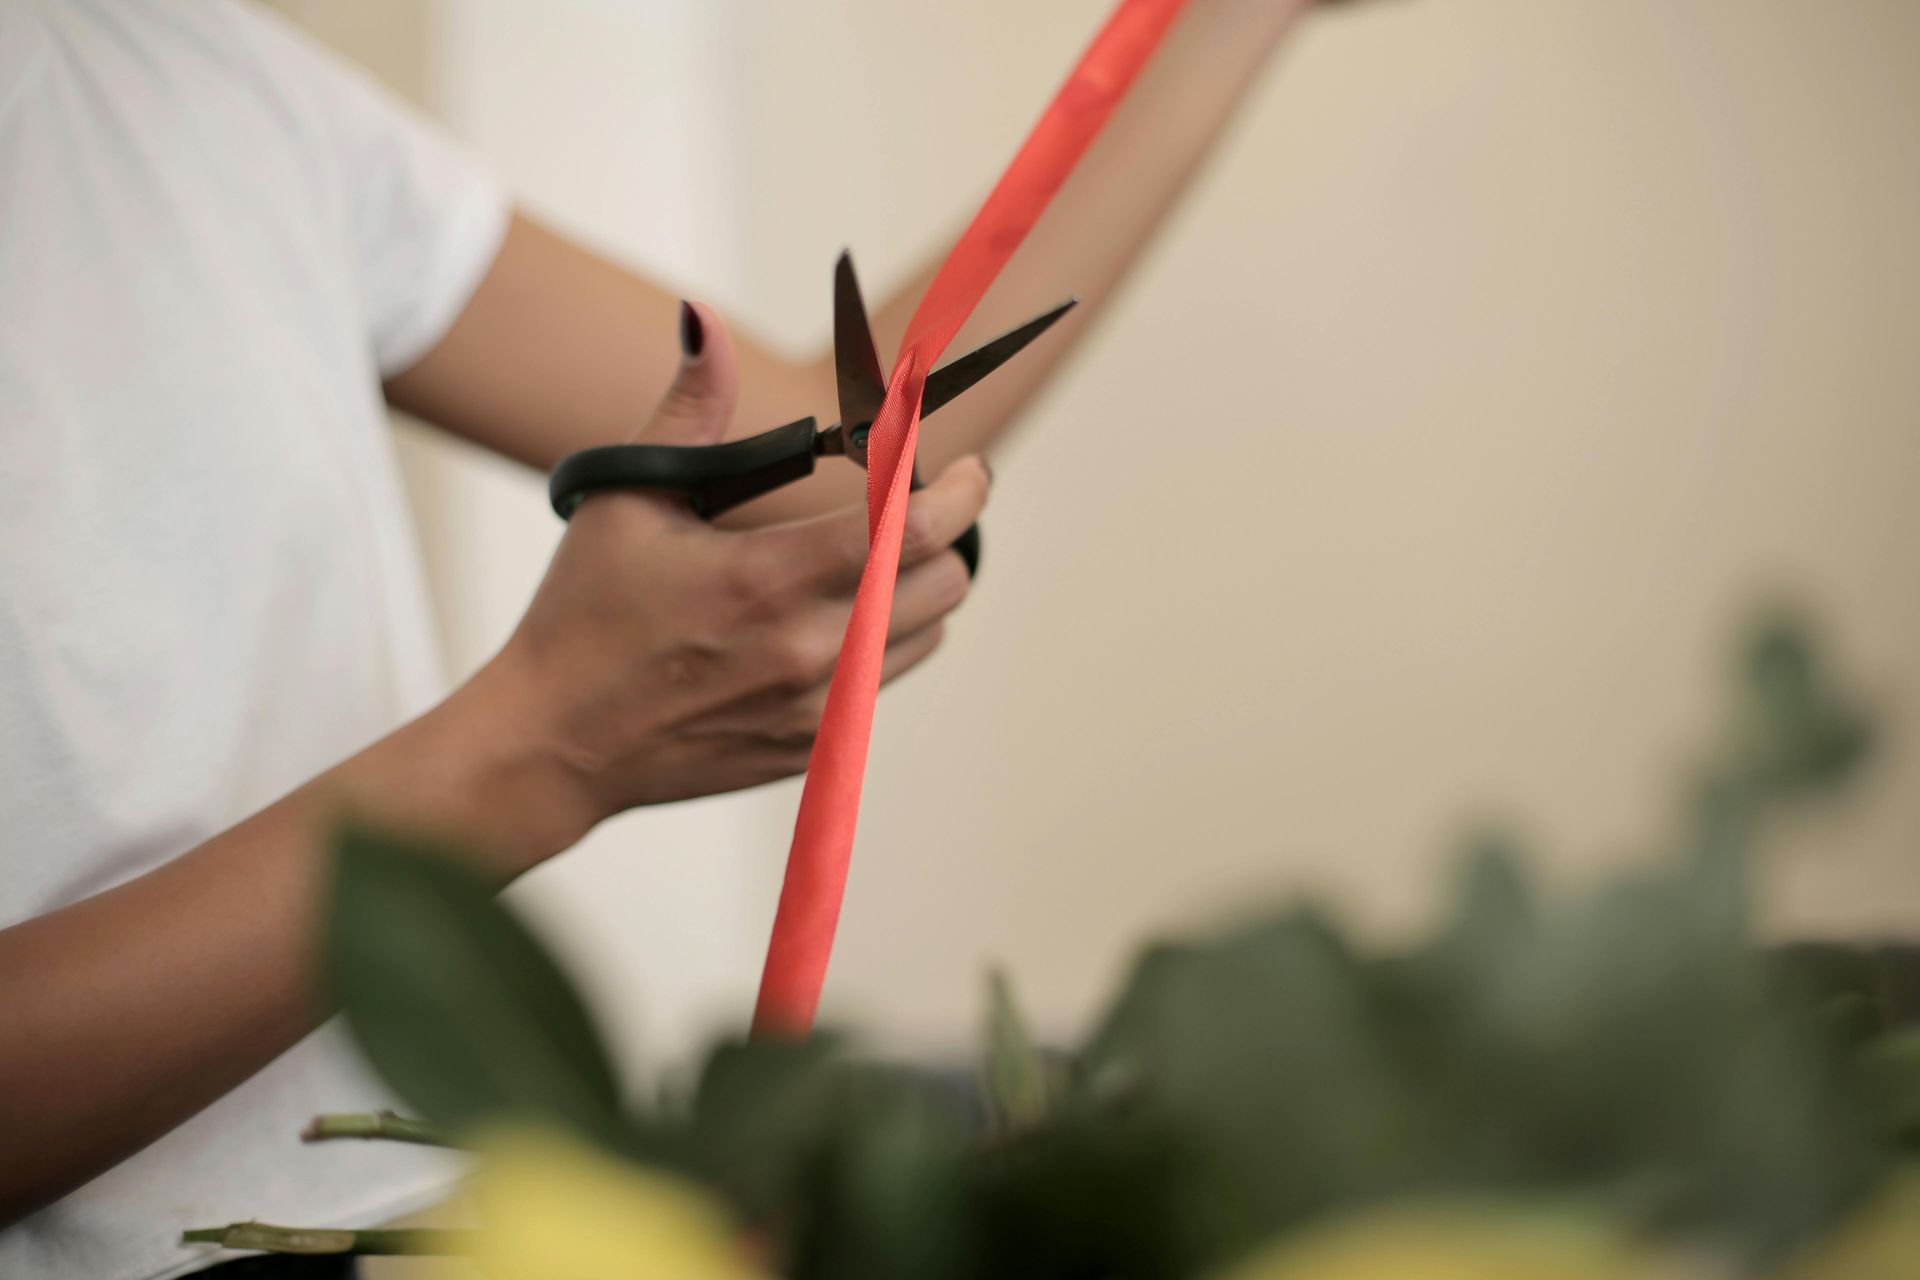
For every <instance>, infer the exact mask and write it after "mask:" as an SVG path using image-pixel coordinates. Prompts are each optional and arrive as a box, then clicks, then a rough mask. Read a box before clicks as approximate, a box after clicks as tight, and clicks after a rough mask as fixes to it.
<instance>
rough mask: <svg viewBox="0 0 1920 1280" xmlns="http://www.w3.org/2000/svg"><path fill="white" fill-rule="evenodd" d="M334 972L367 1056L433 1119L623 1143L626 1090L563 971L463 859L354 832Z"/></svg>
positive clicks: (329, 965) (333, 941)
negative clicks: (531, 1120)
mask: <svg viewBox="0 0 1920 1280" xmlns="http://www.w3.org/2000/svg"><path fill="white" fill-rule="evenodd" d="M338 849H339V856H338V867H337V874H336V878H335V881H334V885H333V900H332V909H331V911H330V912H329V913H328V918H327V927H326V936H325V972H326V978H327V982H328V985H329V986H330V988H331V990H332V992H333V994H334V997H335V998H336V999H337V1000H338V1001H339V1003H340V1005H341V1007H342V1008H343V1009H344V1010H345V1012H346V1017H347V1023H348V1025H349V1026H350V1027H351V1028H352V1030H353V1033H354V1035H355V1037H356V1038H357V1039H358V1040H359V1042H360V1044H361V1047H362V1048H363V1049H364V1050H365V1051H366V1054H367V1057H368V1059H369V1060H370V1061H371V1062H372V1063H373V1065H374V1067H375V1069H377V1070H378V1071H379V1072H380V1074H381V1075H382V1076H384V1077H385V1078H386V1080H387V1082H388V1083H389V1084H390V1085H392V1086H393V1088H394V1089H395V1091H397V1092H398V1093H399V1094H400V1096H401V1097H403V1098H405V1099H406V1100H407V1101H408V1102H409V1103H410V1104H411V1105H412V1106H413V1107H415V1108H417V1109H418V1110H419V1111H420V1112H421V1113H422V1114H424V1115H425V1116H427V1117H428V1118H429V1119H431V1120H432V1121H434V1122H435V1123H436V1124H440V1125H443V1126H445V1127H447V1128H450V1129H454V1130H456V1131H463V1132H464V1131H471V1130H472V1129H474V1128H475V1127H476V1126H479V1125H481V1124H484V1123H486V1122H488V1121H492V1120H498V1119H503V1118H507V1117H528V1116H533V1117H539V1118H543V1119H553V1120H559V1121H561V1122H563V1123H566V1124H567V1125H569V1126H571V1127H572V1128H574V1129H576V1130H578V1131H580V1132H581V1133H583V1134H585V1135H586V1136H588V1137H590V1138H594V1139H597V1140H600V1141H602V1142H616V1143H617V1142H619V1141H621V1140H622V1138H623V1137H624V1134H625V1127H624V1125H623V1124H622V1122H621V1120H620V1112H619V1106H620V1089H619V1082H618V1079H617V1077H616V1076H615V1073H614V1069H613V1066H612V1064H611V1062H610V1060H609V1058H608V1055H607V1052H606V1050H605V1047H604V1046H603V1045H602V1043H601V1040H600V1036H599V1034H598V1032H597V1031H596V1030H595V1029H594V1025H593V1022H592V1020H591V1019H590V1018H589V1016H588V1013H587V1010H586V1007H585V1005H584V1003H583V1002H582V1001H581V998H580V996H579V994H578V993H577V992H576V991H575V990H574V987H573V985H572V984H571V983H570V982H569V981H568V980H567V978H566V976H565V974H564V973H562V971H561V969H560V967H559V966H558V965H557V964H556V963H555V962H554V961H553V959H552V958H551V957H550V956H549V955H548V954H547V952H546V951H545V950H544V949H543V948H542V947H541V946H540V944H539V943H538V942H537V941H536V940H535V939H534V938H533V936H532V935H531V934H530V933H528V932H527V930H526V929H525V928H524V927H522V926H521V924H520V923H519V921H518V920H516V919H515V918H514V916H513V915H512V913H511V912H509V911H508V910H507V909H506V908H505V907H504V906H503V905H501V904H500V902H499V901H498V900H497V899H496V898H495V896H494V893H493V891H492V888H491V886H490V885H489V884H488V883H487V882H486V881H485V880H483V879H482V878H481V877H480V876H478V875H477V874H475V873H474V872H472V871H470V870H468V869H467V868H466V867H465V866H464V865H462V864H461V863H460V862H459V861H458V859H457V858H456V857H454V856H452V855H448V854H445V853H443V852H441V851H437V850H434V849H432V848H430V847H427V846H423V845H421V844H418V843H414V842H410V841H405V840H399V839H394V838H391V837H388V836H383V835H377V834H374V833H372V832H368V831H364V830H349V831H346V832H344V833H343V834H342V835H341V837H340V839H339V842H338Z"/></svg>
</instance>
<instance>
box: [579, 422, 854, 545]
mask: <svg viewBox="0 0 1920 1280" xmlns="http://www.w3.org/2000/svg"><path fill="white" fill-rule="evenodd" d="M817 434H818V433H817V432H816V431H815V429H814V421H813V419H812V418H801V419H800V420H799V421H797V422H789V423H788V424H787V425H786V426H784V427H775V428H773V430H771V431H762V432H761V433H760V434H759V435H757V436H748V437H747V438H746V439H744V440H729V441H727V442H726V443H725V444H702V445H673V444H610V445H602V446H601V447H600V448H597V449H582V450H581V451H580V452H579V453H573V454H568V455H567V456H566V457H564V458H562V459H561V460H560V465H559V466H557V467H555V468H554V469H553V475H552V476H551V477H550V478H549V479H548V481H547V496H548V498H550V499H551V500H552V502H553V509H554V512H555V513H556V514H557V515H559V517H560V518H561V519H562V520H567V519H571V518H572V516H573V513H574V511H575V510H576V509H578V507H579V506H580V503H581V502H582V501H584V500H585V499H586V497H587V496H588V495H589V494H593V493H598V492H599V491H600V490H602V489H657V490H662V491H665V492H668V493H677V494H680V495H681V496H683V497H685V498H686V500H687V505H688V506H690V507H692V508H693V511H694V514H695V515H698V516H700V517H701V518H702V519H705V520H711V519H713V518H714V517H715V516H717V515H719V514H720V513H722V512H724V511H729V510H732V509H733V508H734V507H737V506H739V505H740V504H741V503H743V502H748V501H751V500H752V499H754V498H757V497H759V496H760V495H761V494H764V493H772V492H773V491H774V490H775V489H778V488H780V487H781V486H782V485H787V484H791V483H793V482H794V481H795V480H799V479H801V478H802V477H804V476H809V475H812V474H813V461H814V453H813V441H814V436H815V435H817Z"/></svg>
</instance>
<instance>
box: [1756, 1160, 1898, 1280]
mask: <svg viewBox="0 0 1920 1280" xmlns="http://www.w3.org/2000/svg"><path fill="white" fill-rule="evenodd" d="M1915 1276H1920V1168H1914V1169H1909V1170H1908V1171H1907V1172H1905V1173H1903V1174H1901V1175H1900V1176H1899V1177H1897V1178H1895V1179H1894V1180H1893V1182H1892V1184H1891V1185H1889V1186H1888V1187H1887V1189H1886V1190H1885V1191H1883V1192H1881V1194H1880V1195H1879V1196H1877V1197H1876V1198H1875V1199H1874V1200H1873V1201H1871V1202H1870V1203H1869V1204H1868V1205H1867V1206H1866V1207H1865V1208H1864V1209H1862V1210H1861V1211H1860V1212H1859V1213H1858V1214H1856V1215H1855V1216H1854V1218H1853V1219H1852V1221H1850V1222H1847V1223H1844V1224H1842V1226H1841V1228H1840V1230H1839V1231H1838V1233H1836V1234H1835V1235H1834V1236H1833V1238H1832V1239H1830V1240H1826V1241H1823V1242H1822V1243H1820V1244H1817V1245H1815V1246H1814V1247H1813V1248H1811V1249H1809V1250H1808V1251H1807V1252H1806V1253H1805V1254H1803V1255H1802V1256H1801V1257H1800V1258H1799V1259H1797V1260H1796V1261H1795V1262H1794V1263H1793V1265H1791V1266H1789V1267H1788V1268H1787V1269H1786V1270H1785V1271H1784V1272H1783V1273H1782V1274H1781V1277H1780V1280H1913V1277H1915Z"/></svg>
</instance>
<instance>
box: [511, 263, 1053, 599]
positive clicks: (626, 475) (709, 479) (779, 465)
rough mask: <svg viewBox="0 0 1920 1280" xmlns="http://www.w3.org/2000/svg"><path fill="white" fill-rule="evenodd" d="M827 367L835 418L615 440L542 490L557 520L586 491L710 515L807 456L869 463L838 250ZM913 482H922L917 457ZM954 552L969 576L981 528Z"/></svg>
mask: <svg viewBox="0 0 1920 1280" xmlns="http://www.w3.org/2000/svg"><path fill="white" fill-rule="evenodd" d="M1076 301H1077V299H1068V300H1067V301H1066V302H1064V303H1062V304H1060V305H1059V306H1057V307H1055V308H1054V309H1053V310H1051V311H1048V312H1046V313H1045V314H1043V315H1039V316H1035V317H1034V318H1033V319H1031V320H1029V321H1027V322H1026V323H1025V324H1023V325H1021V326H1020V327H1019V328H1017V329H1012V330H1009V331H1008V332H1006V333H1003V334H1001V335H1000V336H999V337H997V338H995V339H994V340H993V341H991V342H989V343H986V344H985V345H984V346H981V347H980V348H978V349H977V350H974V351H970V352H968V353H967V354H966V355H964V356H960V357H959V358H958V359H955V360H951V361H949V362H947V363H946V364H944V365H942V366H940V367H939V368H938V369H935V370H934V371H933V372H932V373H931V374H929V375H927V384H926V389H925V390H924V391H923V392H922V393H921V397H920V416H921V417H922V418H928V417H931V416H933V414H934V413H935V412H936V411H938V410H939V409H942V408H944V407H945V406H946V405H948V404H950V403H952V402H953V400H954V399H955V397H957V396H959V395H960V393H961V392H963V391H965V390H967V389H968V388H970V387H972V386H973V385H974V384H975V383H977V382H979V381H980V380H981V379H982V378H984V377H986V376H987V375H988V374H990V373H992V372H993V371H994V370H995V369H998V368H999V367H1000V366H1001V365H1003V364H1005V363H1006V362H1007V361H1008V360H1010V359H1012V358H1013V357H1014V356H1015V355H1017V354H1018V353H1019V352H1020V350H1021V349H1022V348H1023V347H1025V346H1026V345H1027V344H1028V343H1030V342H1032V341H1033V340H1034V339H1035V338H1037V337H1039V336H1040V335H1041V334H1043V333H1045V332H1046V331H1047V330H1048V329H1049V328H1051V327H1052V326H1053V323H1054V322H1055V321H1056V320H1058V319H1059V318H1060V317H1061V316H1063V315H1065V314H1067V312H1069V311H1071V310H1072V309H1073V306H1074V303H1075V302H1076ZM833 365H834V373H835V375H836V382H837V384H838V390H839V397H840V421H838V422H836V423H834V424H833V425H832V426H830V427H828V428H826V429H825V430H824V431H823V430H819V429H817V424H816V423H815V421H814V419H812V418H801V419H799V420H797V421H794V422H789V423H787V424H786V425H785V426H783V427H775V428H773V429H772V430H771V431H763V432H761V433H760V434H759V435H756V436H748V437H746V438H745V439H741V440H729V441H726V442H725V443H722V444H709V445H666V444H615V445H603V446H601V447H600V448H597V449H584V450H582V451H580V452H579V453H575V454H570V455H568V456H567V457H565V458H562V459H561V460H560V465H559V466H557V467H555V468H554V469H553V476H552V478H551V479H550V480H549V481H548V484H547V493H548V496H549V497H550V498H551V499H552V501H553V509H554V511H555V512H556V513H557V514H558V515H559V516H560V518H561V519H562V520H565V519H568V518H570V517H571V516H572V515H573V513H574V511H575V510H576V509H577V508H578V507H579V505H580V504H581V503H582V502H583V501H585V500H586V498H587V497H588V495H590V494H593V493H595V492H598V491H599V490H602V489H652V490H657V491H660V492H665V493H677V494H679V495H681V496H682V497H684V498H685V499H686V500H687V505H688V506H689V507H690V508H691V509H692V510H693V512H694V514H696V515H698V516H700V517H701V518H702V519H705V520H711V519H713V518H714V517H715V516H717V515H719V514H721V513H722V512H724V511H729V510H731V509H732V508H734V507H737V506H739V505H740V504H741V503H743V502H748V501H751V500H752V499H754V498H758V497H760V496H761V495H762V494H766V493H771V492H772V491H773V490H775V489H779V488H781V487H783V486H785V485H789V484H792V483H793V482H794V481H796V480H800V479H804V478H805V477H807V476H810V475H812V474H813V465H814V459H816V458H820V457H826V456H838V457H845V458H850V459H852V460H853V461H854V462H856V463H858V464H859V465H860V466H862V467H865V466H866V465H867V436H868V434H869V433H870V432H871V431H872V430H873V420H874V418H875V417H876V416H878V414H879V412H880V404H881V401H883V400H885V399H886V396H887V382H886V378H885V377H884V376H883V375H882V374H881V372H880V352H879V350H878V348H876V347H875V346H874V343H873V327H872V326H871V325H870V324H869V323H868V322H867V305H866V303H865V302H864V301H863V300H862V299H861V296H860V282H859V280H857V279H856V278H855V277H854V274H853V257H852V255H851V254H847V253H842V254H841V255H840V260H839V262H838V263H837V264H835V267H834V273H833ZM913 487H914V488H915V489H918V488H920V487H921V481H920V469H919V467H918V465H917V464H916V465H915V467H914V473H913ZM953 549H954V550H955V551H958V552H959V553H960V558H961V559H962V560H964V561H966V565H967V575H968V576H969V577H971V576H973V573H974V571H975V570H977V569H978V568H979V567H980V529H979V527H978V526H974V527H972V528H969V529H968V530H967V531H966V532H965V533H963V534H961V535H960V539H959V541H957V542H955V543H954V544H953Z"/></svg>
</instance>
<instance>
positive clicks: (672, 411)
mask: <svg viewBox="0 0 1920 1280" xmlns="http://www.w3.org/2000/svg"><path fill="white" fill-rule="evenodd" d="M739 392H740V361H739V356H738V355H737V353H736V352H735V351H734V347H733V338H732V335H730V334H729V333H728V332H727V327H726V325H725V324H723V323H721V320H720V315H719V313H718V312H716V311H715V310H714V309H713V308H712V307H709V306H708V305H706V304H705V303H704V302H683V303H681V304H680V370H679V372H678V373H676V374H675V375H674V379H673V385H672V386H670V387H668V388H667V394H666V396H665V398H663V399H662V400H661V401H660V404H659V407H658V408H656V409H655V410H654V411H653V416H652V417H651V418H649V419H648V420H647V422H646V425H644V426H643V427H641V428H640V430H639V431H638V432H636V433H635V434H634V439H635V440H636V441H638V442H640V443H643V444H713V443H716V442H717V441H719V440H720V439H721V438H722V437H723V436H725V435H726V431H727V424H728V423H730V422H731V421H733V407H734V402H735V400H736V399H737V398H738V397H739Z"/></svg>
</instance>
